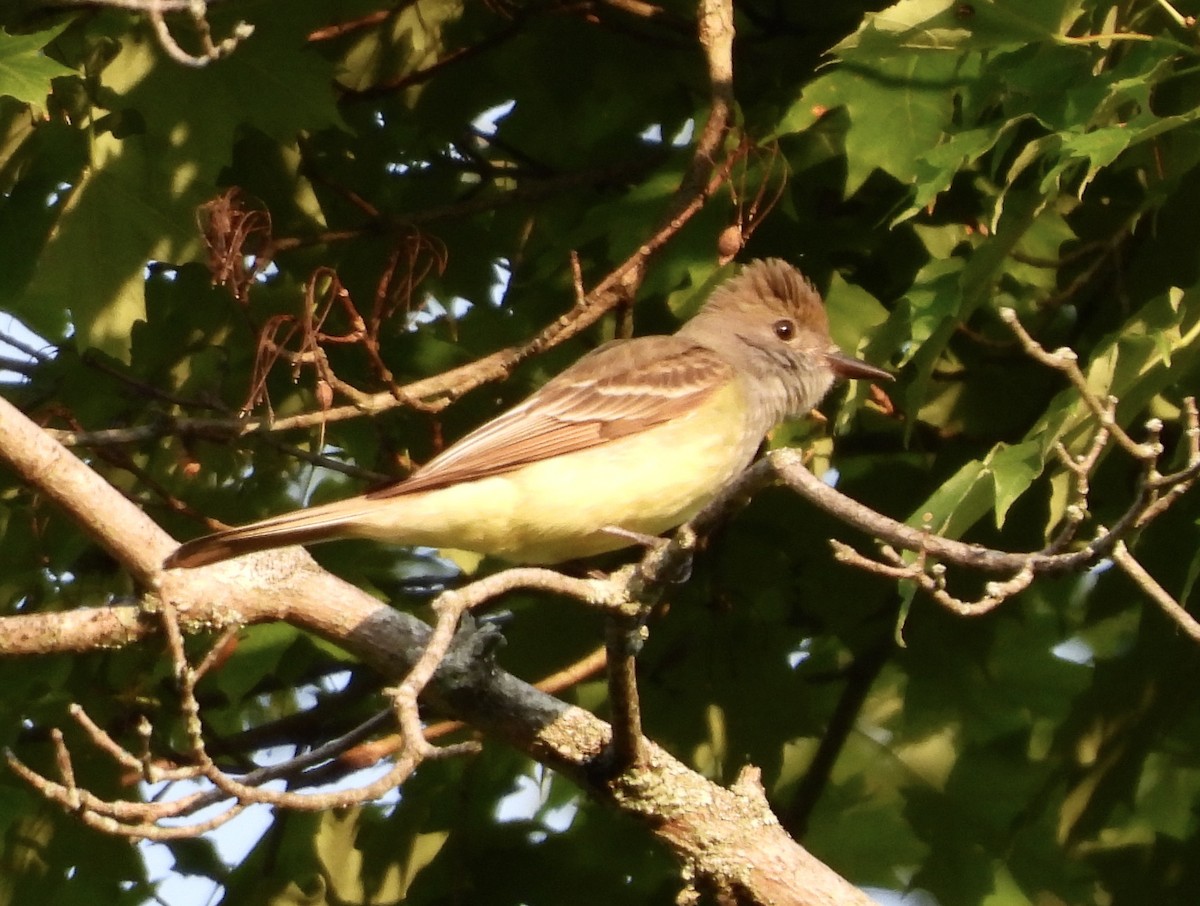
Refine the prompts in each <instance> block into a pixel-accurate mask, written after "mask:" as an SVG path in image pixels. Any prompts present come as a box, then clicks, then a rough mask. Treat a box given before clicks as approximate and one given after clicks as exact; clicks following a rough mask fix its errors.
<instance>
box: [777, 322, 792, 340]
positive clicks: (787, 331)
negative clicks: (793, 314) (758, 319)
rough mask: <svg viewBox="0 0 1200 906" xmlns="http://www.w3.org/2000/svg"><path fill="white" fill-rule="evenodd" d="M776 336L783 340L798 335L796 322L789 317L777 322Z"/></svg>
mask: <svg viewBox="0 0 1200 906" xmlns="http://www.w3.org/2000/svg"><path fill="white" fill-rule="evenodd" d="M774 326H775V336H777V337H779V339H781V340H790V339H791V338H792V337H794V336H795V335H796V322H795V321H790V320H788V319H787V318H783V319H782V320H779V321H776V322H775V325H774Z"/></svg>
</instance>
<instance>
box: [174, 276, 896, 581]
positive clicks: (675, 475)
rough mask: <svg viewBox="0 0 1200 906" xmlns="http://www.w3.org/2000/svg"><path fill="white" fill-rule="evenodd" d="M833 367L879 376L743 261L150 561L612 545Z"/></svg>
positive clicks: (536, 551)
mask: <svg viewBox="0 0 1200 906" xmlns="http://www.w3.org/2000/svg"><path fill="white" fill-rule="evenodd" d="M837 377H848V378H865V379H890V375H889V374H888V373H887V372H885V371H882V370H880V369H878V368H875V367H873V366H871V365H868V364H866V363H865V362H861V361H859V360H858V359H854V358H851V357H849V356H846V355H843V354H842V352H841V351H840V350H839V349H838V348H837V347H836V346H834V344H833V340H832V339H831V338H830V336H829V322H828V319H827V318H826V316H825V308H824V305H823V304H822V301H821V297H820V296H819V295H818V294H817V291H816V290H815V289H814V288H813V286H812V284H810V283H809V282H808V281H807V280H806V279H805V278H804V277H803V276H802V275H801V274H800V272H799V271H797V270H796V269H795V268H793V267H792V266H791V265H789V264H787V263H786V262H784V261H782V260H779V259H767V260H763V261H756V262H754V263H752V264H750V265H748V266H747V267H746V268H745V269H744V270H743V271H742V272H741V274H739V275H738V276H736V277H733V278H732V279H729V280H727V281H725V282H724V283H722V284H721V285H720V286H719V287H717V289H715V290H714V291H713V293H712V295H711V296H710V297H709V298H708V300H707V301H706V302H705V304H704V306H703V308H701V310H700V311H699V313H697V314H696V316H695V317H694V318H692V319H691V320H690V321H688V322H687V323H686V324H684V325H683V327H681V328H680V329H679V331H678V332H677V333H675V334H673V335H671V336H646V337H638V338H635V339H629V340H613V341H611V342H609V343H606V344H604V345H603V346H601V347H599V348H598V349H595V350H593V351H592V352H590V353H588V354H587V355H585V356H584V357H583V358H581V359H580V360H579V361H578V362H576V363H575V364H574V365H572V366H571V367H569V368H568V369H567V370H566V371H564V372H562V373H561V374H559V375H558V376H557V377H555V378H552V379H551V380H550V381H548V382H547V383H546V384H545V385H544V386H543V387H542V388H541V389H540V390H538V391H537V392H536V393H534V394H533V395H532V396H531V397H529V398H528V399H527V400H525V402H523V403H521V404H520V405H518V406H516V407H515V408H513V409H510V410H509V411H507V412H505V413H504V414H502V415H500V416H498V417H497V418H495V419H493V420H492V421H490V422H488V423H487V424H485V425H483V426H482V427H480V428H478V429H477V430H475V431H473V432H471V433H470V434H468V435H467V436H466V437H464V438H463V439H462V440H460V441H459V442H458V443H456V444H454V445H453V446H451V447H449V448H448V449H446V450H445V451H444V452H442V453H441V454H440V455H438V456H436V457H434V458H433V459H431V460H430V461H429V462H428V463H426V464H425V466H424V467H422V468H420V469H418V470H417V471H416V472H414V473H413V474H412V476H411V477H409V478H408V479H406V480H404V481H401V482H399V483H397V484H393V485H391V486H389V487H385V488H381V489H379V490H375V491H370V492H369V493H366V494H363V495H361V496H359V497H352V498H350V499H349V500H342V501H339V502H337V503H329V504H325V505H323V506H317V507H313V508H311V509H307V510H299V511H297V512H293V513H286V514H284V515H282V516H275V517H273V518H270V519H264V520H262V521H261V522H255V523H251V524H250V525H245V526H242V527H240V528H233V529H229V530H227V531H223V532H217V533H216V534H213V535H208V536H206V537H203V538H198V539H196V540H194V541H188V542H187V543H185V544H183V545H181V546H180V547H179V549H178V550H176V551H175V552H174V553H173V554H171V556H169V557H168V558H167V560H166V562H165V563H164V564H163V565H164V566H165V567H167V568H175V567H194V566H203V565H205V564H207V563H213V562H215V561H218V560H224V559H226V558H229V557H236V556H238V555H240V554H247V553H250V552H251V551H257V550H264V549H267V548H274V547H282V546H284V545H289V544H311V543H313V542H317V541H328V540H332V539H334V538H370V539H374V540H378V541H386V542H390V543H393V544H401V545H425V546H429V547H443V548H445V547H449V548H458V549H463V550H470V551H475V552H477V553H481V554H491V555H494V556H497V557H501V558H503V559H505V560H510V561H514V562H521V563H557V562H561V561H563V560H571V559H574V558H576V557H586V556H589V555H591V554H597V553H601V552H603V551H610V550H616V549H618V548H621V547H626V546H629V545H631V544H633V543H635V542H634V541H633V540H632V538H631V535H633V534H634V533H636V534H640V535H657V534H660V533H661V532H664V531H666V530H667V529H671V528H674V527H675V526H678V525H681V524H682V523H684V522H686V521H687V520H688V519H690V518H691V517H692V516H694V515H696V513H698V512H699V511H700V510H701V508H703V506H704V505H705V504H706V503H708V502H709V501H710V500H712V499H713V497H714V496H715V495H716V493H717V492H718V491H719V490H720V489H721V487H722V486H723V485H725V484H726V483H727V482H728V481H730V480H731V479H733V478H734V477H735V476H736V475H737V474H738V473H739V472H741V471H742V470H743V469H745V468H746V466H748V465H749V464H750V462H751V460H752V459H753V458H754V455H755V452H756V451H757V450H758V447H759V444H760V443H761V442H762V439H763V437H764V436H766V434H767V432H768V431H770V430H771V428H772V427H774V426H775V425H776V424H777V423H778V422H780V421H781V420H783V419H784V418H787V417H789V416H798V415H803V414H804V413H807V412H808V411H809V410H811V409H812V408H813V407H814V406H815V405H816V404H817V403H819V402H820V401H821V398H822V397H823V396H824V395H825V393H826V391H827V390H828V389H829V388H830V387H831V386H832V385H833V382H834V380H835V378H837ZM614 529H616V531H614Z"/></svg>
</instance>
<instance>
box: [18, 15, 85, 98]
mask: <svg viewBox="0 0 1200 906" xmlns="http://www.w3.org/2000/svg"><path fill="white" fill-rule="evenodd" d="M68 24H69V23H63V24H62V25H59V26H58V27H57V28H51V29H47V30H46V31H39V32H32V33H30V34H25V35H10V34H8V33H7V32H4V31H0V95H8V96H10V97H14V98H16V99H17V100H18V101H24V102H25V103H26V104H29V105H30V106H31V107H33V108H34V109H35V110H45V108H46V96H47V95H48V94H50V82H51V80H52V79H56V78H59V77H61V76H73V75H77V73H76V72H75V70H73V69H68V68H67V67H66V66H63V65H62V64H61V63H59V62H57V61H55V60H52V59H50V58H49V57H48V56H46V53H45V47H46V45H47V44H49V43H50V42H51V41H53V40H54V39H55V38H57V37H58V36H59V35H60V34H61V33H62V31H63V29H65V28H66V27H67V25H68Z"/></svg>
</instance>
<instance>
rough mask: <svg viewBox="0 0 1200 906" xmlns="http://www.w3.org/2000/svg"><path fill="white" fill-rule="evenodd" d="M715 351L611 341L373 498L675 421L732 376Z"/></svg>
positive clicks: (668, 342)
mask: <svg viewBox="0 0 1200 906" xmlns="http://www.w3.org/2000/svg"><path fill="white" fill-rule="evenodd" d="M732 374H733V372H732V369H731V367H730V366H729V365H728V364H727V363H726V362H725V360H724V359H722V358H721V357H720V356H718V355H717V354H716V353H715V352H713V351H711V350H709V349H707V348H705V347H703V346H698V345H696V344H694V343H692V342H690V341H688V340H684V339H681V338H679V337H675V336H651V337H641V338H638V339H635V340H615V341H613V342H610V343H606V344H605V345H604V346H601V347H599V348H598V349H596V350H594V351H592V352H590V353H589V354H588V355H586V356H584V357H583V358H582V359H580V360H579V361H578V362H576V363H575V364H574V365H572V366H571V367H570V368H568V369H567V370H566V371H564V372H562V373H561V374H559V375H558V376H557V377H555V378H553V379H551V380H550V381H548V382H547V383H546V384H545V385H544V386H543V387H542V388H541V389H540V390H538V391H537V392H536V393H535V394H534V395H533V396H531V397H530V398H529V399H527V400H526V401H525V402H524V403H521V404H520V405H518V406H516V407H515V408H513V409H510V410H509V411H508V412H505V413H504V414H503V415H500V416H498V417H497V418H495V419H493V420H492V421H490V422H488V423H487V424H485V425H483V426H482V427H480V428H478V429H477V430H475V431H473V432H472V433H470V434H468V435H467V436H466V437H464V438H462V440H460V441H458V443H456V444H454V445H453V446H451V447H450V448H449V449H447V450H446V451H444V452H443V453H441V454H440V455H439V456H436V457H434V458H433V459H431V460H430V461H429V462H428V463H426V464H425V465H424V466H423V467H422V468H421V469H419V470H417V471H416V472H415V473H414V474H413V475H412V477H410V478H408V479H407V480H405V481H402V482H399V483H398V484H394V485H390V486H388V487H384V488H380V489H378V490H375V491H371V492H369V493H368V494H367V495H366V496H367V497H368V498H370V499H372V500H379V499H384V498H387V497H394V496H397V495H401V494H412V493H415V492H417V491H427V490H432V489H433V488H440V487H445V486H446V485H451V484H457V483H459V482H463V481H475V480H477V479H480V478H487V477H488V476H491V475H500V474H503V473H504V472H509V471H512V470H513V469H516V468H518V467H520V466H522V465H525V464H527V463H530V462H536V461H538V460H541V459H547V458H549V457H551V456H562V455H564V454H567V453H574V452H576V451H578V450H586V449H588V448H589V447H594V446H596V445H598V444H602V443H607V442H608V441H611V440H615V439H617V438H619V437H624V436H626V435H629V434H635V433H637V432H640V431H644V430H646V429H647V428H651V427H653V426H654V425H658V424H662V423H663V422H665V421H667V420H669V419H672V418H675V417H676V416H678V415H682V414H683V413H685V412H687V411H689V410H691V409H692V408H694V407H696V406H698V405H699V404H700V403H702V402H703V401H704V400H706V399H707V398H708V397H709V396H710V395H711V394H712V392H713V391H714V390H716V389H717V388H719V387H721V386H722V385H723V384H725V382H727V381H728V380H729V379H730V378H731V377H732Z"/></svg>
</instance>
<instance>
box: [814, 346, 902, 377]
mask: <svg viewBox="0 0 1200 906" xmlns="http://www.w3.org/2000/svg"><path fill="white" fill-rule="evenodd" d="M825 361H826V362H827V363H828V365H829V368H830V370H831V371H832V372H833V373H834V374H836V375H837V376H838V377H840V378H859V379H861V380H864V381H891V380H894V378H893V377H892V376H891V375H890V374H888V373H887V372H886V371H884V370H883V369H882V368H876V367H875V366H874V365H868V364H867V363H866V362H864V361H862V360H860V359H856V358H854V357H852V356H848V355H846V354H845V353H843V352H842V351H841V350H840V349H831V350H830V351H829V352H827V353H825Z"/></svg>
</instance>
